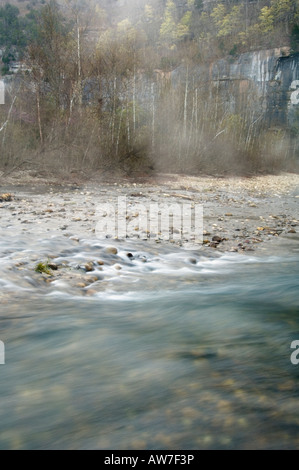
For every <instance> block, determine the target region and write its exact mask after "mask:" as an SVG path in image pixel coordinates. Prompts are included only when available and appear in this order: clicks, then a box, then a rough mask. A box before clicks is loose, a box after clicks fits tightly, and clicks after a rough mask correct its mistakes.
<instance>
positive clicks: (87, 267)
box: [84, 262, 94, 273]
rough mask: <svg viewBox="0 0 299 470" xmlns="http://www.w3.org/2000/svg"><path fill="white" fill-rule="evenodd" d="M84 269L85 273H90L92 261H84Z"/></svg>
mask: <svg viewBox="0 0 299 470" xmlns="http://www.w3.org/2000/svg"><path fill="white" fill-rule="evenodd" d="M84 269H85V271H86V272H87V273H91V272H92V271H94V265H93V263H92V262H90V263H86V264H85V266H84Z"/></svg>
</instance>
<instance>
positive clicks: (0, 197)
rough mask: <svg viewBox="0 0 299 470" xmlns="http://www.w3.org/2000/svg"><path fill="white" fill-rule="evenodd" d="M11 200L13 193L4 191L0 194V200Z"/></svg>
mask: <svg viewBox="0 0 299 470" xmlns="http://www.w3.org/2000/svg"><path fill="white" fill-rule="evenodd" d="M12 200H13V195H12V194H10V193H5V194H1V195H0V202H10V201H12Z"/></svg>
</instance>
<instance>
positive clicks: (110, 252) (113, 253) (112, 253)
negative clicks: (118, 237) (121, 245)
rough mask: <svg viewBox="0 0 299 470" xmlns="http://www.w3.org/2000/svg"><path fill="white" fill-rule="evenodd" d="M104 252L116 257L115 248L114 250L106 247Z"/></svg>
mask: <svg viewBox="0 0 299 470" xmlns="http://www.w3.org/2000/svg"><path fill="white" fill-rule="evenodd" d="M105 252H106V253H108V254H109V255H117V253H118V251H117V248H115V247H114V246H107V248H106V249H105Z"/></svg>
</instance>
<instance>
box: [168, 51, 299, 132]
mask: <svg viewBox="0 0 299 470" xmlns="http://www.w3.org/2000/svg"><path fill="white" fill-rule="evenodd" d="M186 75H187V74H186V68H185V67H184V66H180V67H178V68H177V69H176V70H174V71H173V72H172V75H171V80H172V83H173V85H174V86H176V85H177V84H178V83H179V82H180V83H181V82H182V81H185V80H186ZM188 76H189V79H191V78H192V80H196V81H197V82H199V83H200V82H201V83H206V84H207V86H208V89H209V92H210V94H212V95H215V90H217V94H218V95H219V96H221V99H222V100H224V102H225V103H226V108H227V111H228V112H230V113H239V112H240V111H242V109H244V106H246V107H247V106H249V107H251V108H252V109H254V110H255V113H256V115H258V113H260V114H262V115H263V119H264V120H266V124H267V125H268V126H269V127H284V128H286V127H293V126H297V127H299V124H298V121H299V54H298V53H297V54H293V55H290V53H289V49H288V48H277V49H271V50H264V51H257V52H247V53H245V54H241V55H240V56H238V57H236V58H234V57H230V58H227V59H221V60H218V61H216V62H214V63H212V64H209V65H201V66H197V67H196V68H194V69H193V70H192V71H190V72H189V75H188Z"/></svg>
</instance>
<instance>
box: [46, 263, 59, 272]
mask: <svg viewBox="0 0 299 470" xmlns="http://www.w3.org/2000/svg"><path fill="white" fill-rule="evenodd" d="M48 267H49V268H50V269H52V271H57V270H58V266H57V264H55V263H48Z"/></svg>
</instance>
